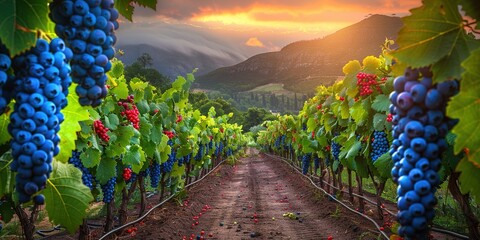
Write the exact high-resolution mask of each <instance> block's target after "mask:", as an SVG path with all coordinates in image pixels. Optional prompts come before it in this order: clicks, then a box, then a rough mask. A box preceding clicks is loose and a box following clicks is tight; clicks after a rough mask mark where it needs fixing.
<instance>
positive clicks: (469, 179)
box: [456, 158, 480, 204]
mask: <svg viewBox="0 0 480 240" xmlns="http://www.w3.org/2000/svg"><path fill="white" fill-rule="evenodd" d="M456 171H457V172H461V173H460V176H459V177H458V180H459V181H460V190H461V192H462V193H463V194H467V193H470V194H471V196H472V197H473V199H475V200H476V202H477V203H478V204H480V188H479V187H478V183H479V182H480V166H479V165H478V164H473V163H472V162H470V161H469V160H468V159H467V158H464V159H462V160H461V161H460V162H459V163H458V165H457V169H456Z"/></svg>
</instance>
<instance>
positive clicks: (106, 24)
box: [0, 0, 248, 239]
mask: <svg viewBox="0 0 480 240" xmlns="http://www.w3.org/2000/svg"><path fill="white" fill-rule="evenodd" d="M135 4H138V5H141V6H144V7H149V8H152V9H155V6H156V1H155V0H134V1H133V0H132V1H115V2H114V1H113V0H54V1H49V0H48V1H47V0H33V1H31V0H28V1H26V0H20V1H7V3H3V4H2V10H0V15H1V16H2V19H0V111H1V112H0V236H8V235H9V232H6V231H5V230H4V231H3V232H2V227H3V224H6V223H9V222H11V221H14V222H20V225H21V227H22V230H23V234H24V236H25V238H26V239H33V238H34V234H35V230H36V229H35V223H36V220H37V218H38V215H39V213H40V212H41V211H46V212H47V214H48V219H49V221H50V222H52V223H53V224H56V225H59V226H61V227H62V228H65V229H66V230H68V231H69V232H75V231H76V230H78V229H79V228H80V229H81V231H80V234H79V238H88V237H89V232H88V230H89V228H88V221H87V219H86V217H87V210H88V209H89V208H90V206H91V203H93V202H94V201H97V202H104V203H105V204H104V207H105V209H106V219H105V222H104V223H103V224H102V225H103V226H104V231H105V232H108V231H110V230H112V229H113V228H114V225H115V223H116V224H120V225H122V224H125V223H126V221H127V207H128V205H129V203H130V201H131V199H132V196H133V194H139V195H140V196H141V198H140V201H141V202H140V208H139V210H138V215H139V216H141V215H142V214H144V213H145V209H146V193H147V189H150V190H152V191H155V192H157V191H158V193H159V194H158V195H159V202H160V201H162V200H163V199H165V197H166V196H172V195H175V194H178V193H180V192H182V191H183V190H184V189H185V186H186V185H188V184H190V183H191V182H192V181H194V180H195V179H198V178H199V177H201V176H203V175H205V174H206V173H207V172H208V171H209V170H211V169H212V168H213V167H214V166H215V165H217V164H218V163H219V161H220V160H221V159H223V158H234V154H236V153H240V151H241V150H242V148H243V147H244V146H245V145H246V143H247V140H248V139H247V137H246V136H244V135H243V134H242V128H241V126H238V125H237V124H230V123H229V119H230V118H231V117H232V116H231V114H230V115H223V116H216V115H217V114H216V113H215V109H214V108H213V107H212V108H211V109H210V111H209V113H208V116H204V115H202V114H201V113H200V111H198V110H195V109H192V105H191V104H190V103H189V102H188V95H189V91H190V87H191V85H192V83H193V81H194V77H193V73H192V74H188V75H187V76H186V77H178V78H177V79H176V80H175V81H174V82H173V83H172V87H171V88H170V89H167V90H165V91H164V92H160V91H158V90H157V89H156V88H155V87H153V86H151V85H150V84H149V83H148V82H145V81H144V80H142V79H139V78H134V79H131V80H130V81H127V80H126V79H125V77H124V75H123V70H124V65H123V63H122V62H120V61H119V60H116V59H115V58H114V55H115V54H116V53H115V52H116V51H115V49H114V47H113V46H114V44H115V43H116V41H117V38H116V35H115V30H116V29H118V28H119V27H120V26H119V21H118V18H119V15H120V14H121V15H123V16H124V17H125V18H126V19H129V20H131V19H132V14H133V11H134V5H135ZM115 201H120V204H115ZM43 206H44V207H43ZM15 216H16V217H15ZM115 219H116V220H115Z"/></svg>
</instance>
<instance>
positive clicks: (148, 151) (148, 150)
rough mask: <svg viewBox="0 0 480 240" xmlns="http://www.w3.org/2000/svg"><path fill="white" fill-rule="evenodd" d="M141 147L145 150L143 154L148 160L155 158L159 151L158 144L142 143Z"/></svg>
mask: <svg viewBox="0 0 480 240" xmlns="http://www.w3.org/2000/svg"><path fill="white" fill-rule="evenodd" d="M141 146H142V149H143V152H144V153H145V157H146V158H152V157H154V154H155V150H157V144H156V143H154V142H152V141H143V137H142V141H141Z"/></svg>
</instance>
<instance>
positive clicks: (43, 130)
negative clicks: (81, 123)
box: [8, 38, 71, 203]
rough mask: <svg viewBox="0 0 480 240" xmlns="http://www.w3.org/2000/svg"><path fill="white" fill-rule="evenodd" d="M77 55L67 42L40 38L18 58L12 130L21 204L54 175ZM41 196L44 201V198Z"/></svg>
mask: <svg viewBox="0 0 480 240" xmlns="http://www.w3.org/2000/svg"><path fill="white" fill-rule="evenodd" d="M70 57H71V55H70V54H69V50H68V48H66V47H65V44H64V42H63V40H61V39H59V38H55V39H53V40H52V41H51V43H48V42H47V41H46V40H43V39H38V40H37V42H36V45H35V47H33V48H32V49H30V50H28V51H26V52H25V53H24V54H22V55H19V56H17V57H16V58H14V59H13V64H12V67H13V70H14V74H15V80H14V83H13V84H14V86H13V89H11V90H10V91H12V92H13V94H14V99H15V105H14V110H13V113H12V114H11V115H10V124H9V125H8V132H9V133H10V135H11V136H12V141H11V142H10V145H11V148H12V156H13V162H12V164H11V165H10V167H11V169H12V171H16V172H17V175H16V190H17V192H18V196H19V201H20V202H21V203H25V202H28V201H30V198H31V196H32V195H33V194H35V193H36V192H38V191H39V190H41V189H43V188H44V187H45V184H46V182H47V179H48V177H49V176H50V173H51V172H52V158H53V157H54V156H56V155H57V154H58V153H59V152H60V148H59V146H58V143H59V142H60V137H59V136H58V135H57V133H58V131H59V130H60V124H61V123H62V122H63V120H64V118H63V114H62V113H61V112H60V110H61V109H63V108H64V107H65V106H67V98H66V94H68V90H66V89H68V86H70V84H71V79H70V77H69V72H70V66H69V65H68V61H69V58H70ZM39 198H40V197H39Z"/></svg>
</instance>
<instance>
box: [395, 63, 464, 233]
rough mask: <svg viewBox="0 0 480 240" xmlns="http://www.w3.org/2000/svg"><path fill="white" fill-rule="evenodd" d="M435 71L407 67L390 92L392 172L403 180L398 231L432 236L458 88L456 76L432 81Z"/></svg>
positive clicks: (398, 178) (398, 179)
mask: <svg viewBox="0 0 480 240" xmlns="http://www.w3.org/2000/svg"><path fill="white" fill-rule="evenodd" d="M431 77H432V73H431V72H430V71H429V69H428V68H423V69H420V70H417V69H407V70H406V71H405V74H404V76H400V77H397V78H396V79H395V80H394V90H395V91H394V92H392V93H391V94H390V101H391V103H392V104H391V106H390V113H391V114H392V115H393V118H392V124H393V130H392V135H393V137H394V141H393V142H392V148H391V149H390V154H392V160H393V162H394V167H393V168H392V177H393V180H394V182H396V183H398V184H399V186H398V189H397V194H398V200H397V201H398V202H397V205H398V209H399V212H398V214H397V218H398V221H399V222H400V224H401V227H400V228H399V230H398V232H399V234H400V235H401V236H405V237H407V238H409V239H410V238H414V239H427V238H428V225H429V223H431V221H432V219H433V217H434V216H435V212H434V206H435V205H436V203H437V199H436V197H435V195H434V194H435V192H436V190H437V187H438V185H439V184H440V178H439V175H438V171H439V170H440V167H441V166H440V164H441V160H440V158H441V155H442V152H443V151H444V150H446V149H447V142H446V140H445V137H446V135H447V133H448V131H449V129H450V128H451V127H453V126H454V125H455V124H456V121H455V120H451V119H449V118H447V117H446V116H445V108H446V104H447V102H448V99H449V98H450V97H451V96H453V95H455V94H456V93H457V92H458V90H459V86H458V82H457V81H455V80H451V81H445V82H442V83H439V84H433V81H432V78H431ZM419 79H420V80H419Z"/></svg>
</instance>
